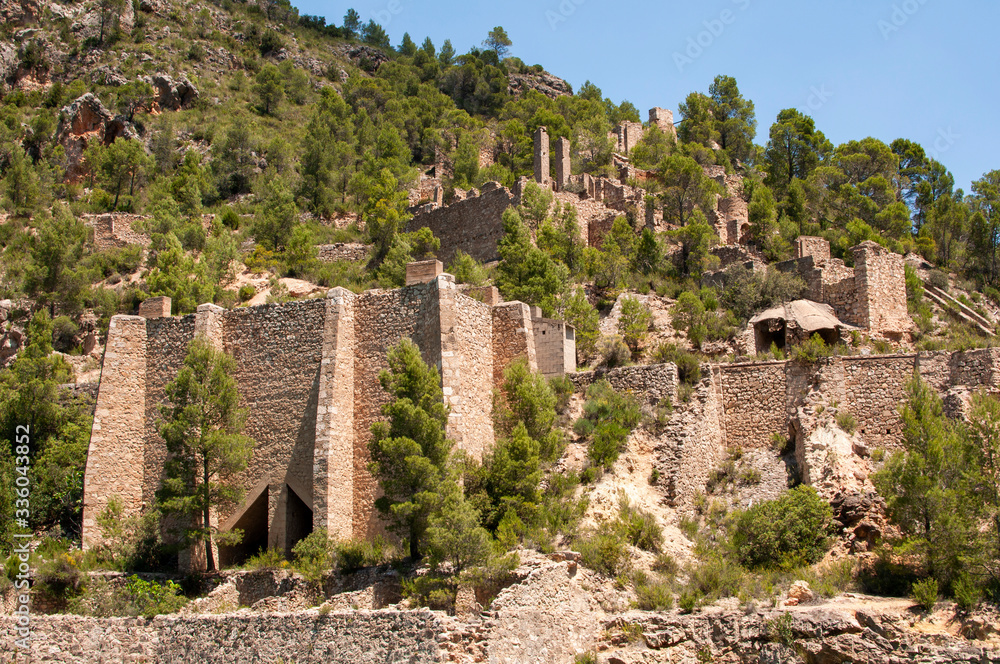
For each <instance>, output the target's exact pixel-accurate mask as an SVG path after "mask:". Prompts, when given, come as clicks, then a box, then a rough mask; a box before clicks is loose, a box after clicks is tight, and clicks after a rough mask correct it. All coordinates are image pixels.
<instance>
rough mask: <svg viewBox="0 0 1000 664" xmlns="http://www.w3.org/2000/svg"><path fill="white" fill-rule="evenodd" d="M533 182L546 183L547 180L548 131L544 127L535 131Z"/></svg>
mask: <svg viewBox="0 0 1000 664" xmlns="http://www.w3.org/2000/svg"><path fill="white" fill-rule="evenodd" d="M535 182H537V183H538V184H541V185H545V184H548V183H549V182H550V180H549V132H548V130H547V129H546V128H545V127H539V128H538V129H537V130H536V131H535Z"/></svg>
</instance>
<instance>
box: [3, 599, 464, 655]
mask: <svg viewBox="0 0 1000 664" xmlns="http://www.w3.org/2000/svg"><path fill="white" fill-rule="evenodd" d="M0 625H2V631H3V633H4V638H3V640H2V643H0V658H2V659H4V660H5V661H6V660H7V659H8V658H9V659H10V661H19V662H20V661H26V662H27V661H31V662H35V661H38V662H41V661H45V662H58V663H63V664H85V663H89V662H163V663H172V662H177V663H181V662H202V663H204V664H230V663H232V662H282V661H284V662H297V663H298V664H311V663H315V664H320V663H323V664H327V663H341V664H376V663H377V664H382V663H383V662H408V663H412V664H422V663H425V662H439V661H442V658H441V654H440V647H439V645H438V643H439V639H440V638H441V637H442V636H443V633H444V632H445V631H446V629H445V628H444V627H443V626H442V624H441V619H440V618H439V616H438V615H437V614H434V613H432V612H430V611H388V610H383V611H347V612H337V611H333V612H330V613H328V614H326V615H320V614H318V613H317V612H315V611H311V612H300V613H281V614H277V613H275V614H259V613H245V614H226V615H194V616H178V615H170V616H157V617H156V618H153V619H152V620H146V619H144V618H84V617H80V616H71V615H59V616H40V615H33V616H32V618H31V629H32V631H33V633H34V637H33V638H32V640H31V642H30V645H31V648H30V651H28V652H24V651H18V650H16V647H15V645H14V634H15V619H14V618H11V617H3V618H0Z"/></svg>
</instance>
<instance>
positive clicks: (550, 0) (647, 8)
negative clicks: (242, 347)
mask: <svg viewBox="0 0 1000 664" xmlns="http://www.w3.org/2000/svg"><path fill="white" fill-rule="evenodd" d="M293 4H295V6H296V7H298V8H299V11H300V12H301V13H303V14H316V15H321V16H326V17H327V20H328V22H331V23H336V24H337V25H339V24H340V23H341V22H342V17H343V15H344V12H345V11H346V10H347V8H348V7H354V8H355V9H356V10H357V11H358V12H359V13H360V14H361V17H362V20H363V21H365V22H367V21H368V19H370V18H374V19H375V20H376V21H377V22H379V23H381V24H382V26H383V27H384V28H385V29H386V31H387V32H388V33H389V36H390V38H391V39H392V42H393V44H394V45H396V44H399V42H400V40H401V39H402V36H403V33H404V32H409V33H410V36H411V37H412V38H413V39H414V41H416V42H417V44H420V43H421V42H422V41H423V39H424V37H427V36H429V37H431V39H432V40H433V41H434V43H435V45H437V46H438V47H440V45H441V44H442V43H443V42H444V40H445V39H451V41H452V43H453V44H454V46H455V48H456V49H457V50H458V52H459V53H464V52H466V51H467V50H468V49H469V48H470V47H472V46H477V45H479V44H480V42H481V41H482V40H483V38H484V37H485V36H486V33H487V32H489V30H490V29H491V28H493V27H494V26H496V25H502V26H503V27H504V28H505V29H506V30H507V33H508V35H510V38H511V40H512V41H513V47H512V49H511V51H512V54H513V55H516V56H518V57H520V58H521V59H522V60H524V61H525V62H526V63H528V64H536V63H537V64H541V65H543V66H544V67H545V68H546V69H547V70H548V71H550V72H552V73H553V74H555V75H556V76H559V77H561V78H564V79H566V80H567V81H569V82H570V83H571V84H572V85H573V87H574V89H578V88H579V87H580V85H581V84H582V83H583V82H584V81H586V80H588V79H589V80H590V81H592V82H593V83H594V84H596V85H597V86H598V87H600V88H601V90H602V91H603V92H604V95H605V96H607V97H611V98H612V99H613V100H615V101H616V102H618V101H621V100H623V99H628V100H629V101H631V102H632V103H634V104H635V105H636V106H637V107H638V108H639V111H640V114H641V115H642V119H643V120H646V119H647V118H646V111H647V110H648V109H649V108H652V107H653V106H662V107H664V108H671V109H674V112H675V114H676V112H677V105H678V104H679V103H680V102H681V101H683V99H684V97H685V96H686V95H687V94H688V93H689V92H692V91H695V90H698V91H703V92H707V91H708V86H709V85H710V84H711V82H712V79H713V78H714V77H715V76H716V75H718V74H728V75H730V76H734V77H735V78H736V80H737V82H738V83H739V86H740V90H741V91H742V92H743V94H744V96H746V97H748V98H750V99H752V100H753V101H754V104H755V105H756V110H757V121H758V129H757V142H758V143H761V144H763V143H765V142H766V141H767V132H768V129H769V127H770V126H771V123H772V122H773V121H774V118H775V116H776V115H777V113H778V111H779V110H781V109H783V108H789V107H795V108H798V109H800V110H801V111H803V112H805V113H807V114H809V115H811V116H812V117H813V118H815V120H816V124H817V127H818V128H819V129H820V130H821V131H823V132H824V133H825V134H826V136H827V138H829V139H830V140H831V141H833V142H834V144H838V143H842V142H845V141H848V140H851V139H861V138H864V137H866V136H874V137H876V138H879V139H881V140H884V141H885V142H887V143H888V142H891V141H892V140H893V139H895V138H900V137H903V138H909V139H911V140H914V141H916V142H918V143H920V144H921V145H923V146H924V148H925V149H927V151H928V152H929V153H931V154H932V155H933V156H935V157H936V158H937V159H939V160H940V161H941V162H942V163H944V164H945V166H947V167H948V168H949V169H950V170H951V171H952V172H953V173H954V175H955V180H956V185H957V186H959V187H962V188H963V189H965V190H966V192H968V191H969V185H970V182H971V181H972V180H975V179H977V178H979V177H981V176H982V174H983V173H985V172H987V171H990V170H993V169H1000V154H998V151H997V148H998V146H1000V127H998V123H997V117H998V106H1000V103H998V102H1000V93H998V85H997V67H998V65H1000V40H998V38H997V35H996V25H997V23H998V19H1000V3H996V2H987V1H986V0H969V1H965V2H962V1H959V2H951V3H947V2H944V0H894V1H890V0H866V1H864V2H862V1H861V0H834V1H830V2H817V1H815V0H772V1H770V2H765V1H764V0H709V1H707V2H666V3H639V2H622V1H619V2H613V1H610V0H540V1H537V0H536V1H529V0H513V1H508V2H503V3H500V2H490V3H486V2H474V1H471V0H467V1H465V2H459V1H456V0H446V1H444V2H433V3H432V2H426V1H419V0H376V1H374V2H362V1H360V0H357V1H355V2H352V3H349V4H341V3H330V2H322V1H317V0H299V1H298V2H295V0H293Z"/></svg>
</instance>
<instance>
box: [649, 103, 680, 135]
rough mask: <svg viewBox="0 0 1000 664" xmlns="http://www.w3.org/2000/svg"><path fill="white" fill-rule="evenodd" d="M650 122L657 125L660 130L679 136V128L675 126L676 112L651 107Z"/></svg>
mask: <svg viewBox="0 0 1000 664" xmlns="http://www.w3.org/2000/svg"><path fill="white" fill-rule="evenodd" d="M649 124H651V125H656V126H657V127H659V128H660V131H663V132H665V133H668V134H670V135H671V136H673V137H674V138H675V139H676V138H677V128H676V127H674V112H673V111H671V110H668V109H666V108H659V107H657V108H651V109H649Z"/></svg>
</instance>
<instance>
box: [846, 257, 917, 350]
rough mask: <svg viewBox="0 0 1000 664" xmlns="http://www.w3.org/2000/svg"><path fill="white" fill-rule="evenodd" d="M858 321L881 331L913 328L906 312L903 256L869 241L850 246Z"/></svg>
mask: <svg viewBox="0 0 1000 664" xmlns="http://www.w3.org/2000/svg"><path fill="white" fill-rule="evenodd" d="M852 252H853V253H854V264H855V266H856V267H855V268H854V273H855V281H856V282H857V290H858V302H859V305H860V307H861V316H860V324H861V325H863V326H864V327H866V328H868V329H870V330H872V331H874V332H877V333H880V334H883V335H889V336H894V335H901V334H903V333H904V332H907V331H909V330H910V328H911V327H913V321H912V320H910V316H909V314H908V313H907V311H906V274H905V271H904V267H903V257H902V256H900V255H899V254H897V253H894V252H891V251H889V250H888V249H886V248H885V247H883V246H881V245H879V244H876V243H874V242H872V241H870V240H869V241H865V242H862V243H861V244H859V245H858V246H856V247H854V248H853V249H852Z"/></svg>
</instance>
